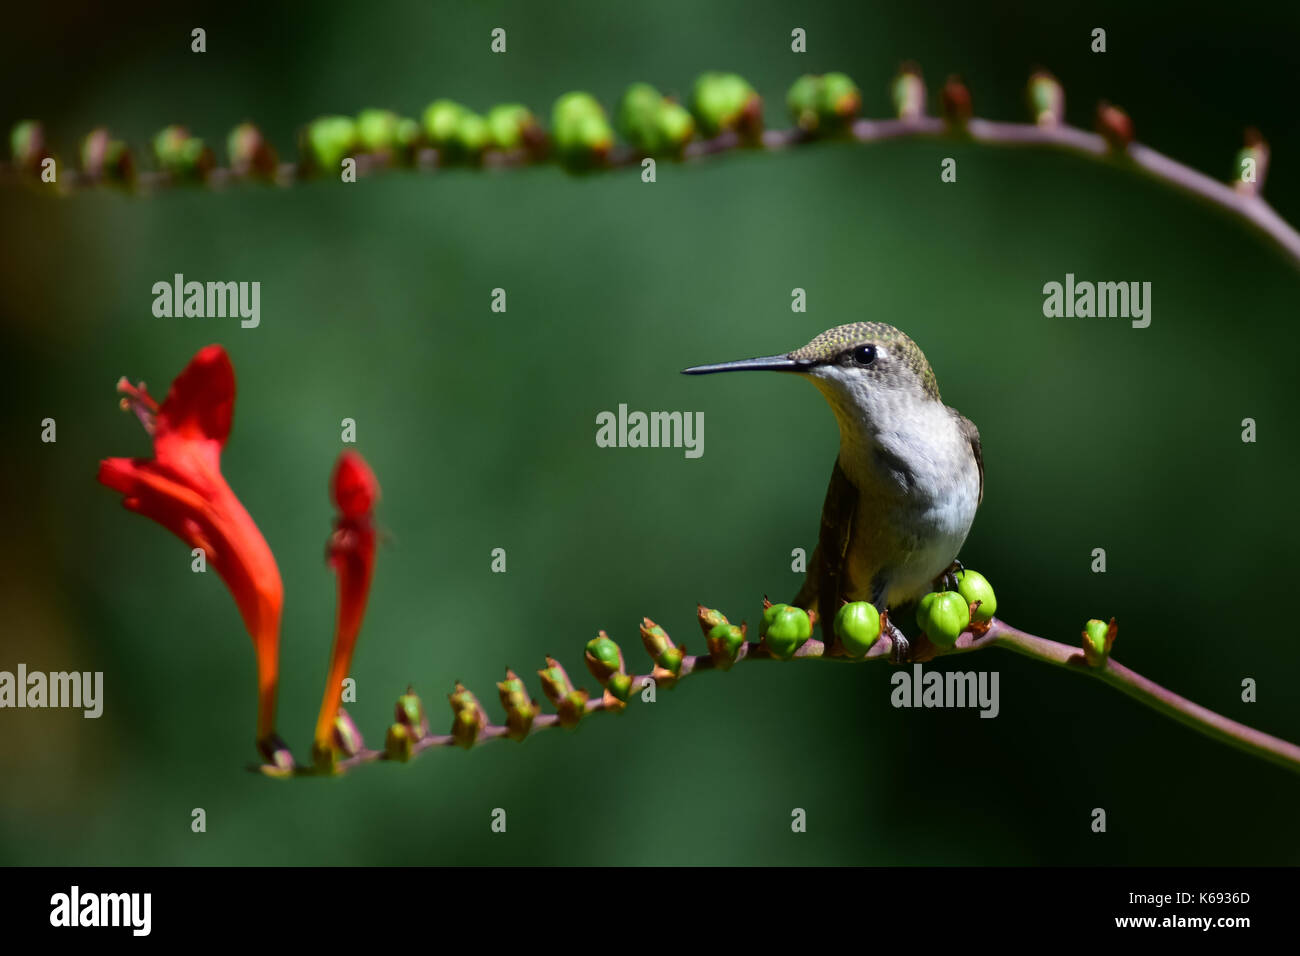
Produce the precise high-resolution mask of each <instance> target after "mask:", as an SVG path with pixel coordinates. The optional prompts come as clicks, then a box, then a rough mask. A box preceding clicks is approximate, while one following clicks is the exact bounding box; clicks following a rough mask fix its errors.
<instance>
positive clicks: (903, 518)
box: [684, 322, 984, 663]
mask: <svg viewBox="0 0 1300 956" xmlns="http://www.w3.org/2000/svg"><path fill="white" fill-rule="evenodd" d="M747 371H767V372H792V373H794V374H796V375H799V376H801V377H803V378H806V379H808V380H809V381H811V382H812V383H813V384H814V385H816V386H817V388H818V389H819V390H820V391H821V393H822V395H824V396H825V397H826V401H827V402H828V403H829V404H830V407H831V411H832V412H834V413H835V419H836V421H837V422H838V423H839V429H840V449H839V454H838V455H837V456H836V459H835V466H834V468H832V469H831V480H830V485H829V487H828V488H827V489H826V500H825V503H824V504H823V505H822V518H821V529H820V532H819V534H818V537H817V546H816V548H814V550H813V555H812V560H811V561H810V562H809V566H808V572H807V575H806V577H805V579H804V583H803V587H802V588H800V590H799V593H798V594H797V595H796V596H795V598H794V600H793V601H792V602H791V603H792V604H794V605H795V606H796V607H801V608H805V609H815V610H816V612H817V617H818V618H819V619H820V620H821V622H822V629H823V631H824V632H826V643H827V646H829V645H830V644H831V642H832V626H833V625H832V622H833V621H834V620H835V615H836V613H837V612H838V611H839V609H840V606H841V605H842V604H844V603H845V602H847V601H870V602H871V603H872V605H874V606H875V608H876V610H877V611H879V612H880V615H881V620H882V633H885V634H887V635H888V636H889V638H890V640H891V641H892V642H893V644H892V647H891V654H892V658H893V660H894V661H895V662H896V663H897V662H902V661H906V660H908V659H909V646H908V642H907V638H906V637H905V636H904V635H903V633H902V631H900V630H899V629H898V627H897V625H894V624H892V623H890V622H889V609H890V608H896V607H900V606H902V605H905V604H908V603H910V602H911V601H914V600H916V599H918V598H920V597H922V596H924V595H925V594H926V593H927V592H928V591H930V590H932V589H933V588H934V586H935V585H936V583H937V582H939V581H942V580H943V578H944V577H945V575H949V574H951V573H952V571H953V570H954V569H955V568H959V567H960V564H959V563H957V562H956V558H957V555H958V553H959V552H960V550H961V546H962V544H963V543H965V541H966V535H967V534H969V532H970V528H971V524H972V523H973V522H974V520H975V512H976V510H977V509H978V508H979V505H980V503H981V502H982V501H983V500H984V456H983V449H982V447H981V445H980V434H979V430H978V429H977V428H976V427H975V424H974V423H973V422H972V421H971V420H970V419H968V418H966V417H965V416H964V415H962V414H961V413H960V412H959V411H957V409H955V408H951V407H949V406H948V405H945V404H944V403H943V401H942V400H941V399H940V398H939V384H938V381H937V380H936V379H935V375H934V371H933V370H932V369H931V368H930V363H929V362H927V361H926V358H925V355H924V354H923V353H922V352H921V349H920V348H919V347H918V346H917V344H916V343H915V342H913V341H912V340H911V339H910V338H909V337H908V336H907V335H905V334H904V333H903V332H901V331H900V330H898V329H896V328H894V327H893V326H892V325H888V324H886V323H884V322H854V323H852V324H849V325H841V326H838V327H837V328H833V329H829V330H827V331H825V332H823V333H821V334H820V335H818V336H817V337H816V338H814V339H813V340H812V341H811V342H809V343H808V344H807V345H805V346H803V347H802V348H798V349H795V350H794V351H793V352H788V353H786V354H784V355H767V356H763V357H761V358H751V359H741V360H739V361H735V362H722V363H720V364H717V365H697V366H694V367H693V368H688V369H685V370H684V374H686V375H708V374H711V373H713V372H747Z"/></svg>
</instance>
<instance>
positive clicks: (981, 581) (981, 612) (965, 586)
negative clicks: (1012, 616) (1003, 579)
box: [957, 568, 998, 621]
mask: <svg viewBox="0 0 1300 956" xmlns="http://www.w3.org/2000/svg"><path fill="white" fill-rule="evenodd" d="M957 593H958V594H960V595H961V596H962V597H964V598H965V599H966V603H967V604H970V605H974V604H975V602H976V601H978V602H979V607H977V608H975V611H974V612H973V613H972V614H971V620H973V621H988V620H991V619H992V618H993V615H994V614H995V613H997V609H998V599H997V597H996V595H994V593H993V585H991V584H989V581H988V578H986V577H984V575H982V574H980V573H979V572H978V571H972V570H970V569H969V568H964V569H962V570H961V571H958V572H957Z"/></svg>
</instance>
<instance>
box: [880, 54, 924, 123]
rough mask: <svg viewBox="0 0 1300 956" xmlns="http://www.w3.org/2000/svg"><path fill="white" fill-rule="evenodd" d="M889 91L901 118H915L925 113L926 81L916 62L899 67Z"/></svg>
mask: <svg viewBox="0 0 1300 956" xmlns="http://www.w3.org/2000/svg"><path fill="white" fill-rule="evenodd" d="M889 92H890V95H891V97H892V99H893V101H894V110H895V112H897V113H898V118H899V119H902V120H915V119H920V118H921V117H922V116H924V115H925V81H924V80H923V79H921V68H920V67H919V66H917V65H916V64H915V63H911V62H908V63H904V64H903V65H902V67H900V68H899V71H898V75H897V76H895V77H894V82H893V84H892V85H891V86H890V91H889Z"/></svg>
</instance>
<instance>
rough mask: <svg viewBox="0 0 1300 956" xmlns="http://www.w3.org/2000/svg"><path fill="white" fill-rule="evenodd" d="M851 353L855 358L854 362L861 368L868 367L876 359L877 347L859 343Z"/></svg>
mask: <svg viewBox="0 0 1300 956" xmlns="http://www.w3.org/2000/svg"><path fill="white" fill-rule="evenodd" d="M850 354H851V356H852V358H853V364H854V365H856V366H858V367H859V368H866V367H867V366H868V365H871V364H872V363H874V362H875V361H876V347H875V346H874V345H859V346H858V347H857V348H855V349H854V350H853V351H852V353H850Z"/></svg>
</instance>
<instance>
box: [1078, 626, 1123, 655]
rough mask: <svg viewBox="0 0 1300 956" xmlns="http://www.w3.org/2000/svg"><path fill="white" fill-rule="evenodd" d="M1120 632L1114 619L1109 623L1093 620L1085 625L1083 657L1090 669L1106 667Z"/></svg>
mask: <svg viewBox="0 0 1300 956" xmlns="http://www.w3.org/2000/svg"><path fill="white" fill-rule="evenodd" d="M1118 630H1119V629H1118V627H1117V625H1116V624H1115V619H1114V618H1113V617H1112V618H1111V619H1110V621H1109V623H1108V622H1106V621H1099V620H1097V619H1096V618H1093V619H1092V620H1090V621H1088V623H1086V624H1084V625H1083V657H1084V660H1086V661H1087V662H1088V666H1089V667H1105V666H1106V660H1107V658H1109V657H1110V649H1111V647H1112V646H1114V644H1115V635H1116V634H1117V633H1118Z"/></svg>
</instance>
